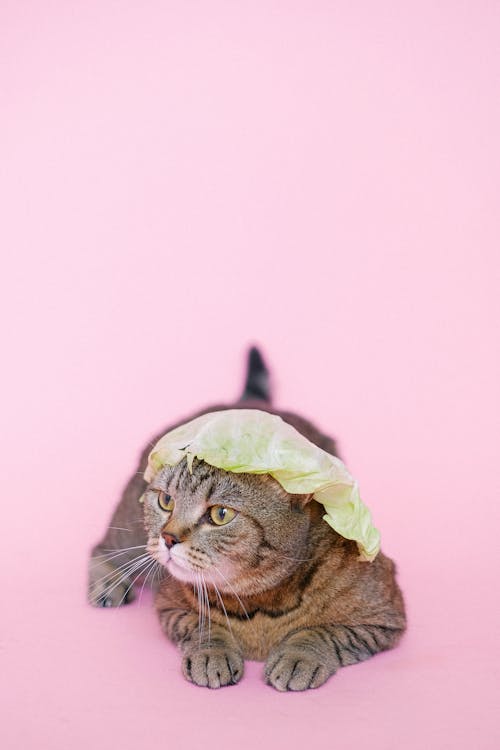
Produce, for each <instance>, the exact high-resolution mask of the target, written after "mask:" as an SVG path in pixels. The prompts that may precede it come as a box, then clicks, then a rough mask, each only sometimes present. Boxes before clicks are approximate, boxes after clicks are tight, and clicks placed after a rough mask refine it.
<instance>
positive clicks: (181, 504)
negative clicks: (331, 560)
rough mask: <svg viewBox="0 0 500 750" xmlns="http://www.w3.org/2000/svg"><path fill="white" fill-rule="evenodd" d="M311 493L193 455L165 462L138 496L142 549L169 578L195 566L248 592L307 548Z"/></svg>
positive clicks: (192, 574) (221, 585) (228, 587)
mask: <svg viewBox="0 0 500 750" xmlns="http://www.w3.org/2000/svg"><path fill="white" fill-rule="evenodd" d="M310 499H311V496H310V495H290V494H288V493H287V492H286V491H285V490H284V489H283V487H281V485H280V484H279V483H278V482H277V481H276V480H275V479H273V478H272V477H270V476H268V475H257V474H236V473H233V472H226V471H223V470H222V469H217V468H215V467H213V466H210V465H209V464H206V463H204V462H203V461H197V460H195V461H194V463H193V466H192V471H191V472H190V471H189V470H188V466H187V462H186V460H183V461H182V462H181V463H179V464H177V465H176V466H173V467H170V466H165V467H164V468H163V469H162V470H161V471H159V472H158V474H157V475H156V476H155V478H154V480H153V481H152V483H151V484H150V485H149V487H148V489H147V491H146V493H145V495H144V517H145V526H146V530H147V532H148V551H149V553H150V554H151V555H152V556H153V557H154V558H155V559H156V560H157V561H158V562H159V563H160V564H161V565H163V566H164V567H165V568H166V569H167V570H168V571H169V573H170V574H171V575H173V576H174V577H175V578H177V579H179V580H181V581H185V582H190V583H194V584H196V583H197V581H199V579H200V573H202V574H203V578H204V579H205V581H206V582H208V583H214V584H215V585H216V586H217V588H218V589H220V590H221V591H223V592H227V593H238V594H253V593H257V592H259V591H264V590H266V589H269V588H272V587H273V586H276V585H277V584H279V583H280V581H282V580H283V579H284V578H286V577H287V576H288V575H290V574H291V573H293V571H294V570H296V568H297V567H298V565H299V564H300V562H301V560H302V559H303V558H304V556H305V552H306V551H307V542H308V534H309V528H310V523H311V520H310V513H309V512H308V502H309V500H310Z"/></svg>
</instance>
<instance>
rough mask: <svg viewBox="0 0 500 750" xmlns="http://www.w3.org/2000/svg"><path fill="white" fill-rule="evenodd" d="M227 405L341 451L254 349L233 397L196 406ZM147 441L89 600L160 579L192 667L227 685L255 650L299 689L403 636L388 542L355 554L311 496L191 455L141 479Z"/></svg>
mask: <svg viewBox="0 0 500 750" xmlns="http://www.w3.org/2000/svg"><path fill="white" fill-rule="evenodd" d="M225 408H233V409H234V408H247V409H248V408H258V409H261V410H265V411H269V412H271V413H273V414H279V415H280V416H281V417H282V418H283V419H284V420H285V421H286V422H288V423H289V424H291V425H293V427H295V428H296V429H297V430H298V431H299V432H301V433H302V434H303V435H305V436H306V437H307V438H308V439H309V440H310V441H312V442H313V443H315V444H316V445H317V446H319V447H320V448H322V449H324V450H326V451H327V452H329V453H331V454H333V455H337V449H336V446H335V442H334V441H333V440H332V439H331V438H329V437H327V436H325V435H323V434H322V433H321V432H319V431H318V430H317V429H316V428H315V427H314V426H313V425H312V424H311V423H310V422H308V421H306V420H305V419H302V418H301V417H299V416H297V415H295V414H292V413H289V412H278V411H275V410H274V409H272V408H271V405H270V396H269V376H268V371H267V368H266V367H265V365H264V362H263V360H262V357H261V355H260V353H259V352H258V350H256V349H251V350H250V354H249V363H248V372H247V378H246V384H245V388H244V392H243V395H242V397H241V399H240V401H239V402H238V403H237V404H232V405H231V406H230V407H228V406H216V407H212V408H211V409H207V410H205V412H202V413H206V412H208V411H219V410H221V409H225ZM171 429H172V428H171ZM165 432H166V430H164V431H163V432H162V433H161V434H162V435H163V434H164V433H165ZM158 437H159V436H158ZM157 439H158V438H156V439H155V440H154V441H153V443H154V442H156V440H157ZM150 449H151V446H150V445H148V447H147V448H146V449H145V450H144V452H143V454H142V457H141V460H140V463H139V467H138V471H137V472H136V473H135V474H134V475H133V477H132V478H131V480H130V481H129V483H128V485H127V486H126V488H125V491H124V493H123V496H122V499H121V501H120V503H119V505H118V507H117V509H116V511H115V513H114V515H113V518H112V521H111V524H110V526H109V528H108V530H107V532H106V535H105V537H104V538H103V540H102V541H101V542H100V543H99V544H98V545H97V546H96V547H95V548H94V549H93V551H92V558H91V564H90V576H89V578H90V580H89V600H90V602H91V603H92V604H93V605H95V606H100V607H115V606H119V605H120V604H125V603H127V602H129V601H131V600H132V598H133V587H134V583H137V582H139V583H142V585H143V586H144V585H145V583H146V582H147V580H148V579H154V581H155V584H154V586H153V588H154V589H155V592H156V593H155V603H156V609H157V611H158V615H159V618H160V623H161V627H162V629H163V631H164V632H165V633H166V635H167V636H168V637H169V638H170V639H171V640H172V641H173V642H174V643H175V644H177V646H178V647H179V649H180V651H181V653H182V671H183V673H184V676H185V677H186V679H188V680H190V681H191V682H193V683H195V684H196V685H202V686H206V687H210V688H218V687H222V686H224V685H234V684H236V683H237V682H239V680H240V679H241V677H242V675H243V667H244V659H253V660H259V661H265V671H264V674H265V680H266V682H267V683H268V684H270V685H272V686H273V687H275V688H276V689H277V690H280V691H286V690H306V689H308V688H316V687H319V686H320V685H322V684H323V683H324V682H325V681H326V680H327V679H328V678H329V677H330V676H331V675H333V674H334V673H335V672H336V671H337V670H338V669H339V668H340V667H343V666H347V665H349V664H355V663H356V662H359V661H363V660H365V659H368V658H369V657H370V656H373V655H374V654H376V653H377V652H379V651H383V650H385V649H389V648H392V647H393V646H394V645H395V644H396V643H397V641H398V640H399V638H400V637H401V635H402V633H403V631H404V629H405V611H404V604H403V598H402V595H401V591H400V589H399V587H398V584H397V582H396V579H395V566H394V563H393V562H392V561H391V560H390V559H389V558H387V557H386V556H385V555H384V554H383V553H382V552H380V553H379V554H378V556H377V557H376V558H375V560H374V561H373V562H371V563H369V562H364V561H360V560H359V558H358V550H357V546H356V543H355V542H353V541H349V540H348V539H345V538H344V537H342V536H340V535H339V534H337V533H336V532H335V531H334V530H333V529H332V528H331V527H330V526H329V525H328V524H326V523H325V522H324V521H323V520H322V516H323V513H324V508H323V506H321V505H319V504H318V503H317V502H316V501H315V500H313V499H312V496H311V495H290V494H288V493H287V492H286V491H285V490H284V489H283V488H282V486H281V485H280V484H279V483H278V482H277V481H276V480H275V479H273V478H271V477H270V476H268V475H256V474H236V473H232V472H226V471H223V470H221V469H217V468H215V467H212V466H210V465H209V464H207V463H205V462H203V461H197V460H195V462H194V465H193V467H192V471H191V472H190V471H189V470H188V467H187V465H186V460H183V461H181V463H179V464H177V465H176V466H165V467H164V468H163V469H161V470H160V471H159V472H158V473H157V475H156V476H155V478H154V480H153V481H152V483H151V485H149V486H148V485H147V484H146V482H145V481H144V479H143V472H144V469H145V468H146V463H147V456H148V453H149V451H150Z"/></svg>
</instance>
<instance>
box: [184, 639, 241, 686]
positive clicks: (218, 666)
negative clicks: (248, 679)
mask: <svg viewBox="0 0 500 750" xmlns="http://www.w3.org/2000/svg"><path fill="white" fill-rule="evenodd" d="M182 672H183V674H184V677H185V678H186V679H187V680H189V681H190V682H193V683H194V684H195V685H200V686H201V687H209V688H220V687H224V686H225V685H236V683H237V682H239V681H240V680H241V678H242V677H243V658H242V656H241V654H240V653H239V651H237V650H236V649H231V648H228V649H225V648H221V647H215V646H212V647H211V646H206V647H204V646H200V648H199V649H197V650H192V651H191V650H190V651H189V652H188V653H186V654H185V655H184V658H183V660H182Z"/></svg>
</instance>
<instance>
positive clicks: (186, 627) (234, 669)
mask: <svg viewBox="0 0 500 750" xmlns="http://www.w3.org/2000/svg"><path fill="white" fill-rule="evenodd" d="M158 614H159V617H160V623H161V626H162V629H163V631H164V633H165V634H166V635H167V636H168V637H169V638H170V640H171V641H173V643H175V644H176V645H177V646H178V647H179V648H180V650H181V653H182V672H183V674H184V677H185V678H186V679H187V680H189V681H190V682H193V683H194V684H195V685H200V686H201V687H209V688H219V687H224V686H225V685H236V683H237V682H239V681H240V680H241V678H242V676H243V668H244V662H243V655H242V652H241V650H240V649H239V648H238V646H237V644H236V642H235V640H234V638H233V637H232V635H231V634H230V633H229V631H228V630H226V629H225V628H224V627H223V626H222V625H218V624H216V623H212V624H211V628H210V635H209V633H208V625H207V623H205V625H204V627H202V629H201V630H200V622H199V617H198V613H197V612H193V611H188V610H186V609H182V608H178V607H165V608H161V609H158Z"/></svg>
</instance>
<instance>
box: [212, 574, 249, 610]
mask: <svg viewBox="0 0 500 750" xmlns="http://www.w3.org/2000/svg"><path fill="white" fill-rule="evenodd" d="M212 567H213V568H214V570H215V571H216V572H217V573H218V574H219V575H220V577H221V578H222V579H223V580H224V581H225V582H226V583H227V585H228V586H229V588H230V589H231V591H232V592H233V594H234V595H235V597H236V599H237V600H238V601H239V603H240V606H241V608H242V610H243V612H244V613H245V617H246V618H247V620H248V621H249V622H250V617H249V616H248V612H247V611H246V609H245V605H244V604H243V602H242V601H241V599H240V597H239V596H238V594H237V593H236V591H235V590H234V588H233V586H232V585H231V583H230V582H229V581H228V580H227V578H226V577H225V575H223V574H222V573H221V572H220V570H219V568H218V567H217V566H216V565H214V564H213V563H212Z"/></svg>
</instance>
